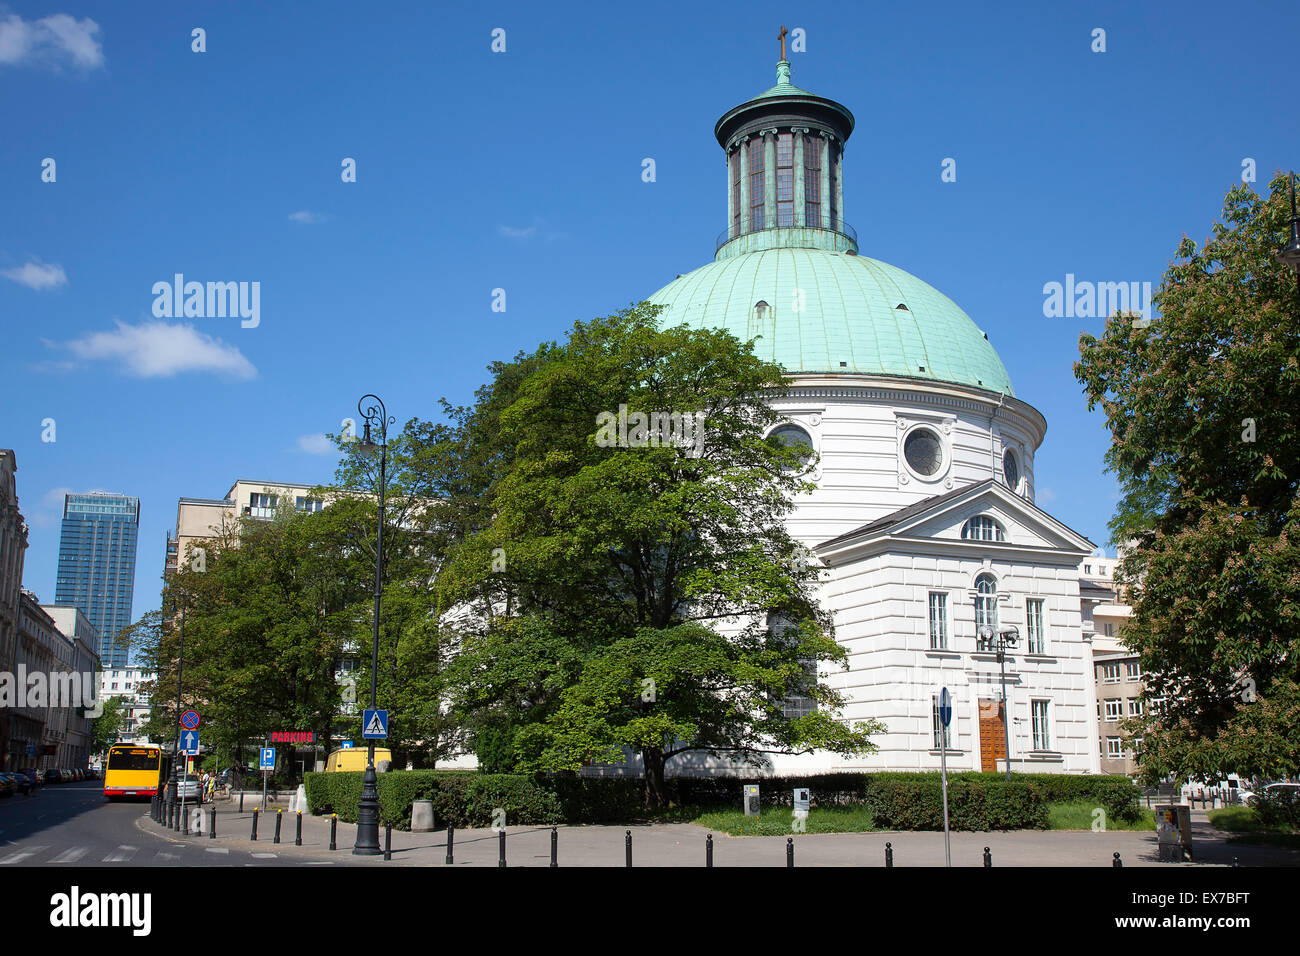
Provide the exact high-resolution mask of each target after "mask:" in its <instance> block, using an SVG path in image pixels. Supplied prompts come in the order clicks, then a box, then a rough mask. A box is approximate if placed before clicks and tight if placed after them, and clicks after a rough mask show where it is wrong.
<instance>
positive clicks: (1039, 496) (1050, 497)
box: [1034, 488, 1056, 507]
mask: <svg viewBox="0 0 1300 956" xmlns="http://www.w3.org/2000/svg"><path fill="white" fill-rule="evenodd" d="M1034 498H1035V499H1036V502H1037V504H1038V505H1039V506H1040V507H1041V506H1042V505H1050V504H1051V503H1052V502H1053V501H1055V500H1056V492H1055V491H1053V490H1052V489H1051V488H1039V489H1038V490H1037V491H1035V492H1034Z"/></svg>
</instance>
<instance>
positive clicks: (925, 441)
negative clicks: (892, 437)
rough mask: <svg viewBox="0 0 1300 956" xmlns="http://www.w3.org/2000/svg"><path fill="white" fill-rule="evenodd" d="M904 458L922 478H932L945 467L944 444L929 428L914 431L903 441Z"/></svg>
mask: <svg viewBox="0 0 1300 956" xmlns="http://www.w3.org/2000/svg"><path fill="white" fill-rule="evenodd" d="M903 458H904V459H906V461H907V464H908V466H909V467H910V468H911V469H912V470H913V471H914V472H916V473H917V474H918V475H919V476H921V477H922V478H930V477H932V476H933V475H935V474H937V473H938V471H939V469H940V468H942V467H943V442H942V441H940V440H939V436H938V435H937V434H936V433H935V432H933V431H931V430H930V429H928V428H917V429H914V430H913V431H912V432H911V433H910V434H909V435H908V436H907V438H906V439H905V440H904V441H903Z"/></svg>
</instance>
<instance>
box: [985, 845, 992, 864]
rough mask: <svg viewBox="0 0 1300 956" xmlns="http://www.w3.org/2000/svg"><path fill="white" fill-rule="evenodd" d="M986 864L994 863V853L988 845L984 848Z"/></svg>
mask: <svg viewBox="0 0 1300 956" xmlns="http://www.w3.org/2000/svg"><path fill="white" fill-rule="evenodd" d="M984 865H985V866H992V865H993V854H992V853H990V852H989V848H988V847H985V848H984Z"/></svg>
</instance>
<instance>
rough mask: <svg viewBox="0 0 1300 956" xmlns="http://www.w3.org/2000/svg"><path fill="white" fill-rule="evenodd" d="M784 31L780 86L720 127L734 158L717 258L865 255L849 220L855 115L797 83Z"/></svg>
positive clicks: (728, 117)
mask: <svg viewBox="0 0 1300 956" xmlns="http://www.w3.org/2000/svg"><path fill="white" fill-rule="evenodd" d="M785 33H786V31H785V28H784V27H782V28H781V59H780V61H778V62H777V64H776V86H774V87H772V88H771V89H769V90H767V91H766V92H764V93H760V94H759V95H758V96H756V97H754V98H753V99H751V100H748V101H746V102H744V103H742V104H740V105H739V106H736V107H733V108H732V109H730V110H728V111H727V112H726V113H725V114H724V115H723V116H722V118H721V119H719V120H718V122H717V125H716V126H715V127H714V131H713V132H714V135H715V136H716V137H717V139H718V144H719V145H720V146H721V147H722V148H723V150H724V151H725V152H726V156H727V228H726V230H724V231H723V233H722V234H721V235H720V236H719V237H718V242H717V249H716V258H718V259H724V258H728V257H731V256H737V255H741V254H742V253H746V252H755V251H758V250H760V249H775V248H801V249H823V250H826V251H828V252H851V253H854V254H856V253H857V251H858V243H857V234H856V233H855V232H854V231H853V229H852V227H850V226H849V225H848V224H847V223H846V222H845V221H844V185H843V170H842V164H843V159H844V144H845V142H846V141H847V140H848V138H849V136H850V134H852V132H853V114H852V113H851V112H849V110H848V108H847V107H845V106H844V105H842V104H840V103H837V102H835V101H834V100H828V99H826V98H825V97H821V96H815V95H813V94H812V93H809V92H808V91H807V90H802V89H800V88H799V87H797V86H795V85H794V83H793V82H791V78H790V62H789V61H788V60H787V59H786V58H785Z"/></svg>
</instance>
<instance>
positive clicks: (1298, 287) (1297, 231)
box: [1277, 173, 1300, 305]
mask: <svg viewBox="0 0 1300 956" xmlns="http://www.w3.org/2000/svg"><path fill="white" fill-rule="evenodd" d="M1277 261H1278V262H1280V263H1282V265H1284V266H1286V267H1287V268H1288V269H1292V270H1294V271H1295V299H1296V305H1300V217H1297V216H1296V211H1295V173H1292V174H1291V239H1290V241H1289V242H1288V243H1287V244H1286V245H1285V246H1283V247H1282V251H1281V252H1279V253H1278V254H1277Z"/></svg>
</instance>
